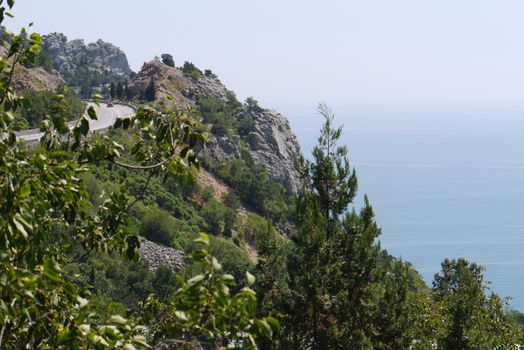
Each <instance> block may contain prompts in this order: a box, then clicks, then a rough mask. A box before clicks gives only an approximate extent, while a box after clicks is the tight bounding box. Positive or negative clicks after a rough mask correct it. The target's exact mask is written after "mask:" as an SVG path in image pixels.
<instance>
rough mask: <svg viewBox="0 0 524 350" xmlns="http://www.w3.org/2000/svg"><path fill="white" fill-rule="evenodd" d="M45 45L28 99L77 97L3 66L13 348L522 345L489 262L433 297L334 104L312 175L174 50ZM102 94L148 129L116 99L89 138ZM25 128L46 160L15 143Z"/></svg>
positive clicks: (0, 257)
mask: <svg viewBox="0 0 524 350" xmlns="http://www.w3.org/2000/svg"><path fill="white" fill-rule="evenodd" d="M13 4H14V2H13V1H8V2H7V6H8V7H12V6H13ZM5 9H6V8H5V6H2V2H0V14H1V13H3V11H4V10H5ZM2 20H3V19H2V16H1V15H0V24H1V23H2ZM49 38H50V37H48V38H47V44H46V45H47V48H46V50H44V51H39V45H40V44H41V41H40V38H39V36H38V35H29V36H28V35H27V34H26V33H25V32H24V31H23V32H22V33H21V35H13V36H12V41H11V43H12V45H11V49H10V50H11V51H18V52H19V55H20V56H21V61H20V62H22V63H23V64H24V68H23V69H25V70H24V72H27V73H28V74H29V75H30V78H27V79H26V80H27V81H28V82H27V83H25V85H28V84H29V82H31V81H33V80H34V79H35V81H36V78H35V77H37V73H38V72H41V70H42V69H43V71H45V72H46V73H45V74H51V75H56V74H61V75H62V76H63V77H64V80H65V82H66V83H67V84H69V85H70V87H71V88H68V87H65V86H62V87H60V88H59V89H58V90H57V91H48V90H46V86H42V87H41V88H42V90H43V91H42V90H37V89H35V87H27V86H26V87H19V88H17V89H16V90H19V91H17V92H18V93H20V94H22V95H23V98H20V96H17V94H16V93H15V92H13V91H12V90H11V87H12V79H11V78H12V75H11V71H10V69H9V66H8V65H5V64H4V65H0V90H1V91H0V96H2V103H3V104H2V107H3V109H2V110H1V111H0V169H2V171H1V172H0V192H1V193H2V196H0V208H1V210H0V233H1V234H0V267H1V268H0V320H1V321H2V322H0V327H1V330H0V348H6V349H25V348H31V349H33V348H34V349H84V348H96V349H120V348H122V349H124V348H125V349H146V348H154V349H164V348H165V349H167V348H171V349H204V348H205V349H208V348H209V349H222V348H242V349H251V350H256V349H268V350H269V349H283V350H284V349H285V350H295V349H311V350H323V349H370V350H371V349H376V350H398V349H411V350H426V349H438V350H469V349H486V350H487V349H506V348H508V349H509V348H519V347H520V345H518V344H522V339H523V337H522V334H524V328H522V327H521V326H520V325H518V324H517V323H516V321H515V320H517V319H518V318H517V317H516V315H515V314H514V313H513V314H512V313H510V312H508V310H507V309H506V308H505V305H506V302H505V300H504V299H503V298H500V297H499V296H498V295H497V294H496V293H493V292H491V290H490V287H489V283H486V282H485V281H484V277H483V267H482V266H480V265H477V264H475V263H472V262H468V261H467V260H466V259H464V258H458V259H452V260H450V259H445V260H444V261H443V262H442V265H441V267H442V270H441V272H439V273H437V274H436V275H435V277H434V281H433V288H431V289H429V288H428V287H427V286H426V285H425V283H424V281H423V280H422V279H421V278H420V276H419V275H418V274H417V272H416V270H415V269H414V268H413V267H412V266H411V264H409V263H407V262H404V261H402V259H397V258H394V257H392V256H390V255H389V254H388V253H387V252H386V251H385V250H383V249H382V247H381V245H380V235H381V233H382V229H381V227H380V226H379V224H378V223H377V222H376V221H375V218H374V211H373V207H372V205H371V203H370V201H369V200H368V198H367V196H364V202H363V204H362V205H361V206H360V205H359V206H357V205H355V204H354V200H355V198H357V195H359V194H358V192H357V189H358V182H357V177H356V173H355V171H354V168H353V167H352V165H351V164H350V160H349V155H348V148H347V147H345V146H343V145H340V144H339V141H340V137H341V134H342V128H339V127H337V126H336V123H335V122H334V115H333V113H332V112H331V110H330V109H329V107H328V106H326V105H325V104H320V105H319V107H318V111H319V113H320V114H321V115H322V116H323V117H324V125H323V127H322V128H321V130H320V136H319V138H318V144H317V146H316V147H315V150H314V152H313V154H312V156H311V159H310V161H304V159H303V158H302V157H301V154H300V148H299V145H298V142H297V140H296V137H295V135H294V134H293V133H292V131H291V129H290V126H289V123H288V122H287V120H286V119H285V117H283V116H282V115H281V114H279V113H277V112H274V111H270V110H268V109H265V108H263V107H261V106H260V105H259V104H258V102H257V101H256V100H255V99H254V98H252V97H250V98H247V99H246V100H245V101H244V102H241V101H238V100H237V98H236V96H235V94H234V92H232V91H230V90H228V89H227V88H226V87H225V86H224V85H223V84H222V83H221V82H220V80H219V79H218V77H217V76H216V75H215V74H213V73H212V72H211V71H210V70H205V71H201V70H200V69H198V68H197V67H195V66H194V65H193V64H192V63H190V62H185V63H184V64H183V65H182V66H181V67H175V64H174V61H173V58H172V57H171V56H170V55H168V54H163V55H162V62H160V61H159V60H154V61H152V62H148V63H145V64H144V66H143V67H142V69H141V71H140V72H138V73H137V74H136V75H135V74H132V73H126V65H127V63H126V62H127V59H124V58H125V54H123V53H122V52H120V51H119V50H117V49H115V48H114V47H113V46H112V45H110V44H107V43H103V42H102V41H99V42H97V43H95V44H89V45H85V44H84V43H83V42H82V41H81V40H73V41H71V42H69V41H68V40H67V39H66V38H65V37H63V36H61V35H59V34H53V35H51V39H49ZM50 42H51V43H54V44H52V45H51V44H49V43H50ZM55 44H56V45H55ZM44 46H45V45H44ZM13 57H17V56H13ZM61 66H63V67H61ZM53 67H55V68H57V69H59V70H60V69H61V68H62V71H60V72H59V73H53ZM20 72H22V70H21V71H19V72H18V74H19V76H22V74H21V73H20ZM50 86H51V85H50ZM91 90H92V91H97V90H100V92H101V93H102V94H103V95H104V96H105V98H111V99H113V100H120V102H125V103H127V104H133V105H135V106H136V109H133V112H134V114H133V115H122V114H120V115H118V114H119V110H118V108H116V106H115V105H112V104H111V103H110V102H111V101H105V103H104V105H103V107H101V108H103V109H104V112H108V114H110V115H113V116H116V117H117V118H116V120H115V122H114V125H112V126H111V127H108V128H104V129H99V130H94V129H91V128H90V125H91V122H90V121H91V120H96V119H97V116H96V113H97V112H96V111H95V110H94V109H92V108H91V107H90V108H89V109H88V110H87V113H86V112H85V108H84V107H85V105H84V104H83V102H81V101H80V100H78V96H76V95H75V92H76V93H78V95H80V96H82V95H85V94H86V93H88V92H91ZM73 107H74V108H73ZM128 108H129V107H128ZM115 112H116V113H115ZM127 113H128V112H126V114H127ZM71 119H78V121H77V122H76V123H73V124H75V125H74V126H72V127H70V126H68V125H67V121H68V120H71ZM28 125H33V126H34V125H40V131H41V132H42V133H43V136H42V138H41V140H40V143H39V144H37V145H28V144H27V143H26V142H24V141H23V140H20V138H19V134H18V133H16V132H15V130H16V128H18V127H24V126H28ZM206 145H207V147H206ZM295 162H297V164H295ZM295 165H297V168H299V167H300V176H299V173H298V171H297V170H296V168H295ZM204 232H205V233H204ZM517 316H518V315H517Z"/></svg>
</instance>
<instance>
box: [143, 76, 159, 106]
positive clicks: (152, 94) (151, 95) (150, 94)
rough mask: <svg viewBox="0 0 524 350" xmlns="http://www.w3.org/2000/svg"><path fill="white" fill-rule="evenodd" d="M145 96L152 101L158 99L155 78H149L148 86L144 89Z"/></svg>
mask: <svg viewBox="0 0 524 350" xmlns="http://www.w3.org/2000/svg"><path fill="white" fill-rule="evenodd" d="M144 98H145V99H146V101H149V102H152V101H154V100H155V99H156V89H155V81H154V80H153V78H151V80H149V83H148V84H147V87H146V89H145V91H144Z"/></svg>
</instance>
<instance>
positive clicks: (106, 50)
mask: <svg viewBox="0 0 524 350" xmlns="http://www.w3.org/2000/svg"><path fill="white" fill-rule="evenodd" d="M42 40H43V41H44V45H43V49H44V50H45V51H47V53H48V54H49V57H50V58H51V60H52V61H53V65H54V67H55V69H57V70H58V72H60V74H67V73H68V72H71V71H74V70H77V69H79V68H82V69H86V70H89V71H96V72H99V73H100V74H105V75H111V76H128V75H129V74H130V73H131V68H129V63H128V61H127V57H126V55H125V53H124V52H123V51H122V50H121V49H120V48H118V47H116V46H115V45H113V44H110V43H107V42H105V41H103V40H98V41H97V42H95V43H89V44H85V43H84V40H82V39H75V40H68V38H67V37H66V36H65V35H64V34H62V33H51V34H48V35H44V36H42Z"/></svg>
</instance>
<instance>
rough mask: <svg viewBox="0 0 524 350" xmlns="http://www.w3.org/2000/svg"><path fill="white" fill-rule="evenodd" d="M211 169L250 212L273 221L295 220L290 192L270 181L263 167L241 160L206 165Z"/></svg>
mask: <svg viewBox="0 0 524 350" xmlns="http://www.w3.org/2000/svg"><path fill="white" fill-rule="evenodd" d="M206 164H207V166H208V168H209V169H210V170H211V172H213V173H214V174H215V175H217V176H218V177H219V178H220V179H221V180H222V181H224V182H225V183H226V184H227V185H228V186H229V187H230V188H231V189H232V190H233V191H234V194H235V195H237V196H238V197H239V198H240V199H241V201H242V202H243V203H244V205H246V206H247V207H248V208H249V209H252V210H254V211H256V212H257V213H260V214H261V215H263V216H267V217H270V218H272V219H274V220H285V219H289V218H291V217H292V211H293V209H294V206H293V205H294V203H293V198H292V195H291V193H290V192H289V190H287V189H286V188H284V186H282V185H281V184H279V183H277V182H274V181H271V179H270V178H269V176H268V174H267V171H266V169H265V168H264V167H262V166H260V165H258V164H255V163H254V162H252V161H249V159H248V161H247V162H246V161H245V160H242V159H234V160H227V161H222V162H220V163H218V162H216V163H213V162H209V161H208V162H207V163H206Z"/></svg>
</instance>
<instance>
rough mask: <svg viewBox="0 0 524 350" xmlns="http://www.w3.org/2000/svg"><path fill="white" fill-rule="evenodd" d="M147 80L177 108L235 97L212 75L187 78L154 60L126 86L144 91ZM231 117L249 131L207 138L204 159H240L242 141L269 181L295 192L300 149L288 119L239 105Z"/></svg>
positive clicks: (259, 109) (297, 180)
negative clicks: (248, 124)
mask: <svg viewBox="0 0 524 350" xmlns="http://www.w3.org/2000/svg"><path fill="white" fill-rule="evenodd" d="M151 79H153V81H154V84H155V90H156V98H157V99H163V98H165V97H167V96H170V97H172V98H173V99H174V100H175V101H177V104H178V105H179V106H196V104H197V101H198V99H199V98H202V97H209V96H211V97H213V98H215V99H218V100H220V101H223V102H228V101H231V99H234V98H235V97H234V96H235V94H234V93H233V92H232V91H230V90H228V89H227V88H226V87H225V86H224V85H223V84H222V83H221V82H220V80H219V79H218V78H217V77H216V76H215V75H213V74H206V75H204V74H202V75H201V76H200V77H199V78H197V79H196V78H191V77H188V76H187V75H186V74H184V72H183V71H182V70H181V69H179V68H173V67H169V66H167V65H165V64H163V63H161V62H156V61H152V62H148V63H145V64H144V66H143V67H142V69H141V70H140V72H139V73H138V74H137V76H136V77H135V78H134V79H133V80H132V81H131V82H130V86H132V87H134V89H135V90H140V89H144V88H145V86H147V84H148V83H149V82H150V81H151ZM235 118H236V121H237V122H242V121H246V120H247V121H249V123H250V127H249V131H247V132H246V133H244V134H243V135H242V136H240V135H238V134H232V135H227V134H223V133H222V134H214V135H211V136H210V138H209V140H208V145H207V150H206V154H207V156H209V157H210V158H212V159H213V160H217V161H220V160H223V159H235V158H240V154H241V140H242V141H243V144H244V146H243V147H244V149H245V150H246V151H247V152H248V153H249V155H250V156H251V158H252V159H253V160H254V161H255V162H256V163H258V164H260V165H262V166H263V167H265V168H266V170H267V172H268V174H269V175H270V177H271V178H272V179H273V180H275V181H278V182H280V183H282V184H283V185H285V186H288V187H289V188H291V189H292V190H293V191H296V190H297V189H298V185H299V177H298V173H297V171H296V170H295V168H294V164H293V162H294V160H295V159H297V158H298V157H299V156H300V146H299V144H298V141H297V138H296V136H295V135H294V134H293V132H292V131H291V128H290V126H289V122H288V120H287V119H286V118H285V117H284V116H283V115H281V114H280V113H277V112H274V111H271V110H268V109H264V108H260V107H258V106H257V107H256V108H254V107H253V106H251V105H249V104H247V103H244V104H241V105H240V106H239V108H238V109H237V111H236V115H235Z"/></svg>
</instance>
